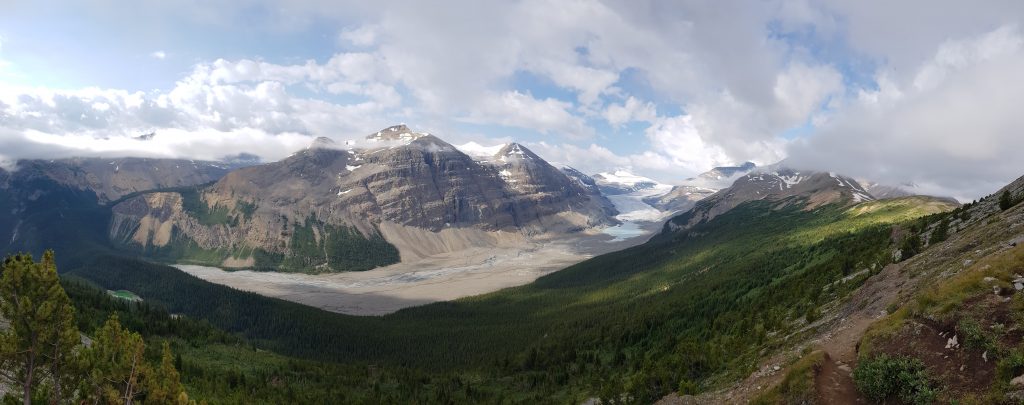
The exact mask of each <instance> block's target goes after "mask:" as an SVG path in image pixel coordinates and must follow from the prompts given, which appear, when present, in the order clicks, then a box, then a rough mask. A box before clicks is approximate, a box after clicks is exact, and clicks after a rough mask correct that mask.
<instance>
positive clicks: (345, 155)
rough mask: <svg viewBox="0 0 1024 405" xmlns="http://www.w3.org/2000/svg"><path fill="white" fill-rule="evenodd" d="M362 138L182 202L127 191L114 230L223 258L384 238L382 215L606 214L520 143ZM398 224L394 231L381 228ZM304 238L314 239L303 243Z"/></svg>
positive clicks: (538, 225) (440, 225)
mask: <svg viewBox="0 0 1024 405" xmlns="http://www.w3.org/2000/svg"><path fill="white" fill-rule="evenodd" d="M360 144H361V147H358V148H357V147H354V146H353V147H351V148H350V149H345V147H346V146H348V145H347V143H346V145H338V144H336V143H334V142H331V141H329V140H319V139H318V140H317V141H316V142H314V144H313V145H311V146H310V147H309V148H307V149H305V150H302V151H299V152H297V153H295V154H293V155H292V156H291V157H289V158H286V159H284V160H282V161H279V162H274V163H270V164H265V165H260V166H252V167H247V168H242V169H239V170H236V171H233V172H231V173H228V174H227V175H226V176H224V177H223V178H222V179H221V180H220V181H218V182H216V183H214V184H213V185H211V186H208V187H203V188H200V189H198V190H196V192H195V195H194V196H188V195H181V196H180V197H182V198H181V201H182V203H180V204H179V203H176V202H175V201H176V200H175V199H174V198H172V197H166V196H161V197H159V198H157V197H154V196H152V195H142V196H138V197H135V198H132V199H129V200H126V201H124V202H122V203H121V204H118V206H117V207H115V208H114V214H115V220H114V224H112V226H111V229H110V233H111V237H112V238H113V239H114V240H117V241H121V242H122V243H125V244H128V245H134V246H136V247H140V246H141V247H145V246H147V245H146V243H159V242H163V241H164V239H163V235H164V233H159V232H163V229H164V227H165V226H169V227H170V228H171V229H172V230H173V231H172V232H171V234H172V235H171V237H170V240H168V242H167V243H168V244H169V245H175V244H178V245H181V244H189V245H195V246H198V247H200V248H201V249H203V250H205V251H214V250H219V251H222V252H225V253H224V254H223V256H224V260H225V263H220V264H221V265H227V264H230V263H227V262H228V259H231V263H249V262H247V261H246V259H248V258H251V257H253V255H254V252H258V255H264V256H266V255H269V256H275V255H276V256H280V257H283V258H284V259H285V260H287V259H288V258H295V257H299V256H302V255H305V254H307V253H308V254H315V253H316V252H318V250H317V249H321V250H322V249H327V248H330V246H329V245H330V244H329V243H328V242H329V241H330V240H332V239H331V238H332V237H336V235H340V234H344V235H347V236H345V237H346V238H348V239H345V241H346V242H345V243H346V244H347V243H357V242H358V243H363V242H362V241H360V240H359V239H363V240H366V241H371V242H374V241H376V242H380V241H383V238H384V236H385V235H384V234H382V233H381V228H380V226H381V224H385V223H386V224H388V226H389V228H388V229H389V230H390V229H393V228H394V227H395V226H398V227H412V228H418V229H422V230H427V231H429V232H433V233H437V232H440V231H442V230H458V229H469V228H472V229H476V230H482V231H505V232H522V233H525V234H527V235H530V234H540V233H545V232H566V231H578V230H583V229H586V228H589V227H593V226H599V225H604V224H610V223H612V222H614V220H613V219H612V215H614V214H615V212H614V210H613V209H611V204H610V203H609V202H608V201H607V200H606V199H604V198H603V197H600V196H599V195H594V194H592V193H591V192H590V190H588V189H586V188H585V187H583V186H581V185H580V184H579V183H578V182H576V181H574V180H573V179H571V178H569V177H568V176H566V175H565V174H564V173H562V172H561V171H560V170H558V169H556V168H554V167H553V166H551V165H550V164H548V163H547V162H546V161H544V160H543V159H541V158H540V157H539V156H537V155H536V154H534V153H533V152H531V151H530V150H528V149H526V148H525V147H523V146H521V145H518V144H510V145H508V146H506V147H505V148H503V149H502V150H501V151H500V152H499V153H498V154H497V155H495V156H494V157H493V158H492V159H489V160H484V161H477V160H474V159H473V158H471V157H470V156H467V155H466V154H464V153H462V152H460V151H459V150H458V149H456V148H455V147H453V146H452V145H450V144H448V143H447V142H445V141H443V140H441V139H439V138H437V137H436V136H433V135H430V134H425V133H417V132H412V131H410V130H409V129H408V128H407V127H405V126H404V125H400V126H394V127H389V128H385V129H383V130H381V131H378V132H376V133H373V134H370V135H369V136H368V137H367V139H366V141H365V142H361V143H360ZM363 144H365V145H366V146H365V147H363V146H362V145H363ZM190 201H191V202H190ZM168 212H169V213H170V214H168ZM150 223H153V224H152V225H150ZM164 224H169V225H164ZM143 231H145V232H143ZM158 231H159V232H158ZM140 232H142V233H148V234H147V235H139V233H140ZM406 234H410V233H408V232H398V231H392V232H389V233H388V237H392V238H395V237H400V235H406ZM332 235H334V236H332ZM417 235H419V234H417ZM418 237H421V236H418ZM353 238H354V239H353ZM376 242H374V243H376ZM407 242H408V241H392V243H393V244H395V245H400V246H408V245H409V243H407ZM309 244H312V245H313V246H314V247H316V248H315V249H306V248H305V247H304V246H307V245H309ZM374 246H377V247H378V248H381V249H384V248H383V247H381V246H380V245H379V244H378V245H374ZM307 247H308V246H307ZM304 250H308V251H309V252H302V251H304ZM388 254H389V255H390V253H388ZM218 257H219V256H218ZM393 258H397V254H396V255H394V256H393ZM396 260H397V259H396ZM370 261H371V262H372V260H370ZM314 262H316V261H315V260H314V261H311V263H314ZM314 264H316V263H314ZM323 264H324V263H319V264H316V265H323ZM374 264H376V265H380V264H386V263H383V262H381V263H378V262H374ZM334 270H344V269H340V268H338V267H336V266H332V265H330V263H327V268H325V269H324V271H334ZM297 271H298V270H297Z"/></svg>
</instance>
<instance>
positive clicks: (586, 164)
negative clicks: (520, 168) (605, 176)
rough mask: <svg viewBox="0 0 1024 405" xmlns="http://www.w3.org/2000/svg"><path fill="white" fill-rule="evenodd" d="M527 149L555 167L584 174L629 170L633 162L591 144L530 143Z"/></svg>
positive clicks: (527, 144)
mask: <svg viewBox="0 0 1024 405" xmlns="http://www.w3.org/2000/svg"><path fill="white" fill-rule="evenodd" d="M526 147H528V148H530V150H532V151H534V152H535V153H537V155H538V156H540V157H542V158H544V160H547V161H549V162H551V164H553V165H556V166H557V165H567V166H571V167H573V168H575V169H577V170H580V171H582V172H583V173H588V174H594V173H598V172H603V171H608V170H610V169H613V168H616V167H622V168H628V167H630V165H631V161H630V159H629V158H628V157H623V156H619V155H617V154H615V152H612V151H611V150H609V149H608V148H605V147H602V146H599V145H596V144H593V143H591V144H589V145H586V146H577V145H573V144H570V143H557V144H555V143H550V142H545V141H541V142H529V143H526Z"/></svg>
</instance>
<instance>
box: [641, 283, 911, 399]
mask: <svg viewBox="0 0 1024 405" xmlns="http://www.w3.org/2000/svg"><path fill="white" fill-rule="evenodd" d="M901 268H902V266H901V265H899V264H893V265H889V266H886V267H885V268H884V269H882V271H881V272H879V273H878V274H876V275H874V276H872V277H871V278H869V279H868V280H867V282H865V283H864V285H863V286H861V287H860V288H858V289H857V291H855V292H854V293H853V294H852V295H851V296H850V299H848V300H846V301H845V302H843V303H842V304H841V305H839V307H838V308H837V309H834V310H832V311H830V313H828V314H826V316H825V317H824V319H823V320H822V321H820V322H819V323H817V324H815V325H814V327H816V328H818V333H817V334H816V335H815V336H814V337H813V338H810V339H809V340H807V341H804V342H803V343H795V344H794V346H793V347H791V348H790V349H789V350H783V351H780V352H778V353H775V354H774V355H772V356H770V357H769V358H767V359H764V360H763V361H762V362H761V364H762V366H761V368H760V369H759V370H758V371H755V372H754V373H753V374H751V375H749V376H747V378H745V379H743V381H740V382H737V383H736V384H734V385H732V386H731V387H728V388H726V389H723V390H719V391H715V392H708V393H703V394H701V395H698V396H695V397H694V396H686V397H680V396H678V395H676V394H671V395H669V396H666V397H665V398H663V399H662V400H661V401H659V402H658V404H665V405H675V404H725V403H728V404H745V403H748V402H750V400H751V399H753V398H754V397H755V396H757V395H758V394H760V393H761V392H764V391H765V390H767V389H769V388H771V387H773V386H774V385H776V384H778V383H779V381H781V380H782V377H783V376H785V374H786V371H787V369H786V368H785V367H783V368H782V369H781V370H775V366H776V365H780V366H784V365H785V364H786V362H787V359H792V358H795V357H798V356H799V353H801V351H802V350H803V349H804V348H805V347H810V348H812V349H820V350H822V351H824V352H825V353H826V354H827V355H828V360H827V361H826V363H827V364H823V365H822V368H821V370H820V371H819V372H818V373H817V374H816V376H815V390H816V393H817V394H818V403H821V404H864V403H867V401H865V400H864V399H863V398H861V397H860V395H859V393H858V392H857V389H856V385H855V384H854V382H853V377H852V370H853V368H854V367H856V364H857V363H856V362H857V343H858V342H860V339H861V337H862V336H864V332H865V331H867V329H868V327H870V326H871V324H872V323H874V322H875V321H876V320H878V319H879V318H881V317H883V316H885V315H886V308H887V307H888V306H889V304H891V303H893V302H897V301H900V300H901V299H904V298H905V297H906V296H907V295H909V293H910V292H913V291H914V290H915V289H916V288H917V283H918V282H919V279H911V278H909V277H908V276H907V275H906V274H902V273H901V271H900V269H901Z"/></svg>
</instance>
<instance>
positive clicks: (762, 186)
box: [665, 167, 875, 232]
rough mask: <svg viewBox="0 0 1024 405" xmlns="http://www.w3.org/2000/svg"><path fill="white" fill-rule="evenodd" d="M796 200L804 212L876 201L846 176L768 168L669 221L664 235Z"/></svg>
mask: <svg viewBox="0 0 1024 405" xmlns="http://www.w3.org/2000/svg"><path fill="white" fill-rule="evenodd" d="M796 196H799V197H803V199H802V200H801V201H802V203H803V204H805V208H806V209H814V208H816V207H820V206H822V205H826V204H833V203H850V204H854V203H859V202H863V201H871V200H875V197H873V196H872V195H871V194H870V193H868V192H867V191H866V190H865V189H864V187H862V186H861V185H860V184H859V183H858V182H857V181H856V180H854V179H852V178H849V177H846V176H841V175H837V174H835V173H823V172H814V171H797V170H792V169H787V168H781V167H774V168H771V167H769V168H765V169H764V170H762V171H758V172H754V173H750V174H748V175H745V176H743V177H740V178H739V179H737V180H736V182H735V183H733V185H732V186H731V187H729V188H725V189H722V190H719V191H718V192H716V193H714V194H712V195H711V196H708V197H707V198H705V199H703V200H701V201H699V202H697V203H696V204H695V206H694V207H693V209H691V210H690V211H688V212H686V213H685V214H683V215H680V216H677V217H675V218H673V219H671V220H670V221H668V223H666V224H665V232H675V231H678V230H683V229H689V228H690V227H692V226H694V225H696V224H698V223H701V222H706V221H708V220H710V219H712V218H714V217H716V216H718V215H721V214H723V213H725V212H727V211H729V210H731V209H733V208H735V207H736V206H738V205H740V204H742V203H745V202H747V201H754V200H768V201H779V200H784V199H787V198H790V197H796Z"/></svg>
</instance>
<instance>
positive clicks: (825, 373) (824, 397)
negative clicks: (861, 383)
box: [814, 353, 867, 405]
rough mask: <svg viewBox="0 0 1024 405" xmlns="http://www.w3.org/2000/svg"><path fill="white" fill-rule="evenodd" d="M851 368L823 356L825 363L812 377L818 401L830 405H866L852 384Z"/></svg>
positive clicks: (827, 356) (826, 355) (830, 357)
mask: <svg viewBox="0 0 1024 405" xmlns="http://www.w3.org/2000/svg"><path fill="white" fill-rule="evenodd" d="M852 372H853V368H852V367H850V366H849V365H848V364H846V363H844V362H842V361H839V360H836V359H834V358H832V356H829V355H828V353H826V354H825V361H824V363H823V364H822V365H821V369H819V370H818V373H817V374H816V375H815V377H814V391H815V392H816V393H817V394H818V400H819V402H820V403H823V404H830V405H854V404H864V403H867V402H866V401H864V399H863V398H861V397H860V394H859V393H858V392H857V387H856V385H854V383H853V375H852Z"/></svg>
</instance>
